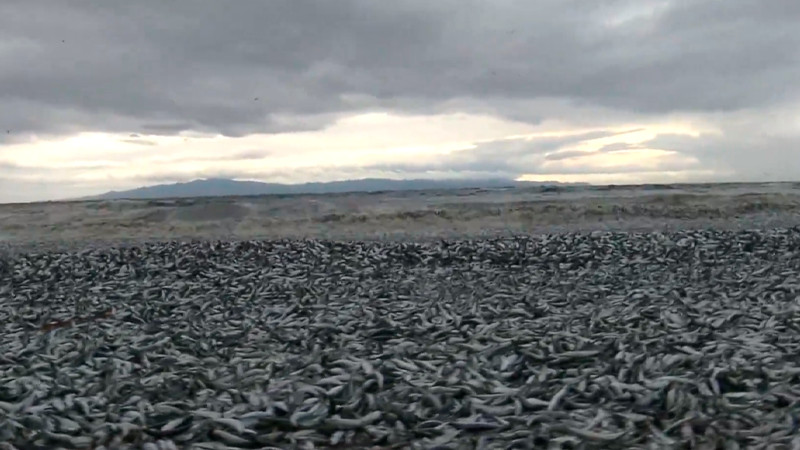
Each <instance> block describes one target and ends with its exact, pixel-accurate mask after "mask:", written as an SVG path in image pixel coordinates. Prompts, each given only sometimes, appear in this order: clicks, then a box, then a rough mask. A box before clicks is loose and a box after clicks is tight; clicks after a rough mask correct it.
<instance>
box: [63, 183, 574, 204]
mask: <svg viewBox="0 0 800 450" xmlns="http://www.w3.org/2000/svg"><path fill="white" fill-rule="evenodd" d="M585 185H586V184H585V183H559V182H555V181H553V182H531V181H516V180H513V179H505V178H485V179H436V180H426V179H403V180H394V179H388V178H361V179H356V180H340V181H330V182H310V183H300V184H282V183H265V182H261V181H246V180H235V179H230V178H199V179H195V180H191V181H187V182H179V183H166V184H157V185H151V186H142V187H138V188H134V189H129V190H125V191H108V192H105V193H103V194H99V195H92V196H88V197H83V198H80V199H78V200H115V199H132V200H143V199H159V198H186V197H225V196H251V195H286V194H334V193H337V194H339V193H347V192H381V191H414V190H431V189H469V188H495V189H500V188H519V187H535V186H585Z"/></svg>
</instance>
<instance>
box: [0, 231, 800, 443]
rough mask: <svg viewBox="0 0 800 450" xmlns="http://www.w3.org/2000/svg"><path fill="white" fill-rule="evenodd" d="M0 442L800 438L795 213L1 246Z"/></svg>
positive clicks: (799, 238) (799, 254)
mask: <svg viewBox="0 0 800 450" xmlns="http://www.w3.org/2000/svg"><path fill="white" fill-rule="evenodd" d="M0 268H2V270H0V330H1V331H0V333H2V339H0V442H2V443H3V444H2V448H8V449H11V448H57V447H58V448H146V449H154V450H155V449H174V448H410V449H432V448H437V449H456V448H486V449H493V448H498V449H501V448H502V449H506V448H518V449H524V448H587V449H588V448H641V449H646V448H665V447H668V448H680V447H688V446H695V447H701V448H717V447H719V448H750V447H753V446H763V447H770V446H771V447H774V448H797V447H798V442H800V441H798V439H797V438H796V436H797V435H798V432H800V429H799V428H800V415H798V412H797V411H798V405H799V404H800V389H798V388H797V386H798V383H800V378H798V377H800V366H798V364H797V356H796V355H798V354H800V322H798V317H800V275H798V273H799V272H798V271H799V270H800V229H797V228H782V229H771V230H760V231H756V230H753V231H715V230H711V229H709V230H699V231H681V232H671V233H652V232H651V233H613V232H593V233H569V234H551V235H541V236H518V237H507V238H495V239H475V240H469V239H463V240H449V241H441V242H424V243H411V242H359V241H346V242H345V241H341V242H335V241H322V240H273V241H238V242H225V241H195V242H178V241H174V242H151V243H142V244H137V245H131V246H125V247H110V248H91V249H85V250H74V251H62V252H58V251H40V252H34V251H31V252H20V253H17V254H14V255H13V256H9V255H6V256H5V257H3V259H2V261H0Z"/></svg>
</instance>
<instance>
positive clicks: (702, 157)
mask: <svg viewBox="0 0 800 450" xmlns="http://www.w3.org/2000/svg"><path fill="white" fill-rule="evenodd" d="M798 22H800V2H797V1H796V0H769V1H763V0H762V1H758V0H751V1H746V0H724V1H722V0H674V1H670V0H664V1H655V0H629V1H626V0H606V1H603V2H591V1H576V0H481V1H478V0H436V1H429V0H394V1H391V2H389V1H374V0H336V1H326V0H315V1H312V0H269V1H265V0H236V1H233V0H229V1H222V0H170V1H168V2H165V1H163V0H137V1H135V2H125V1H122V0H109V1H103V2H99V1H98V2H95V1H84V0H76V1H63V0H36V1H30V0H3V1H2V2H0V104H2V108H0V202H17V201H38V200H51V199H63V198H72V197H79V196H83V195H90V194H96V193H101V192H105V191H108V190H112V189H114V190H121V189H129V188H133V187H138V186H142V185H152V184H159V183H171V182H179V181H188V180H191V179H196V178H206V177H226V178H236V179H247V180H261V181H267V182H282V183H299V182H308V181H333V180H341V179H357V178H366V177H384V178H456V177H467V178H482V177H509V178H514V179H528V180H538V181H542V180H550V181H567V182H573V181H579V182H588V183H602V184H609V183H612V184H624V183H662V182H714V181H795V180H797V181H800V82H798V80H800V51H798V48H800V27H797V23H798Z"/></svg>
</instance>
